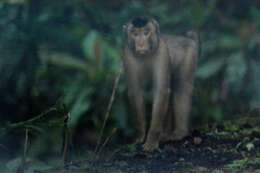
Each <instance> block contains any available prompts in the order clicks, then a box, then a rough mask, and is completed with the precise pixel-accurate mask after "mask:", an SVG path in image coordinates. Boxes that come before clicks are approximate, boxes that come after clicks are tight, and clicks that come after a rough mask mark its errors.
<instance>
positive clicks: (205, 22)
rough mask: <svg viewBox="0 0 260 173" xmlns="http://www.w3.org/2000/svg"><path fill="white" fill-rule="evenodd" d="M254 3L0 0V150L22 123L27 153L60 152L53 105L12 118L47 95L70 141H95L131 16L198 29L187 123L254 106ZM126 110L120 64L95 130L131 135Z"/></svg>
mask: <svg viewBox="0 0 260 173" xmlns="http://www.w3.org/2000/svg"><path fill="white" fill-rule="evenodd" d="M259 5H260V1H259V0H254V1H245V0H229V1H223V0H208V1H206V0H197V1H189V0H177V1H171V0H165V1H159V0H151V1H147V0H140V1H135V0H131V1H123V0H110V1H105V0H98V1H94V0H75V1H69V0H64V1H58V0H56V1H54V0H39V1H33V0H2V1H0V77H1V80H0V155H1V156H4V157H5V159H10V158H12V157H14V156H15V155H16V154H17V153H20V152H22V151H23V143H24V129H25V128H29V129H30V151H29V155H30V156H37V157H45V155H46V153H60V150H61V145H62V135H61V134H62V128H61V126H62V125H59V123H56V124H55V125H53V124H51V123H50V122H49V119H55V118H57V119H58V120H60V119H59V118H60V114H59V113H57V112H54V113H50V114H48V115H46V117H47V118H41V119H40V121H38V122H37V124H30V123H27V124H26V123H25V124H20V125H19V124H17V123H19V122H24V121H27V120H30V119H31V118H33V117H36V116H38V115H40V114H41V113H42V112H44V111H46V110H48V109H50V108H51V107H54V106H55V105H57V104H58V105H59V104H61V105H63V106H62V107H63V109H62V110H64V109H66V111H67V112H70V115H71V118H70V120H69V126H70V127H71V129H72V133H73V142H74V145H75V148H83V149H85V148H91V147H93V146H95V144H96V141H97V138H98V135H99V134H100V130H101V127H102V123H103V121H104V117H105V113H106V110H107V106H108V103H109V100H110V96H111V93H112V90H113V84H114V80H115V78H116V75H117V73H118V72H119V68H120V63H121V57H120V51H121V50H122V48H123V33H122V26H123V25H124V24H126V23H127V21H129V20H130V19H131V18H133V17H135V16H138V15H149V16H152V17H154V18H155V19H156V20H157V21H158V22H159V24H160V29H161V32H164V33H169V34H176V35H182V34H184V33H185V32H186V31H188V30H190V29H196V30H198V31H199V33H200V38H201V56H200V58H199V68H198V71H197V76H196V82H195V91H194V96H193V108H192V120H193V124H200V123H205V122H221V121H222V120H225V119H232V118H236V117H239V116H240V115H250V116H251V115H252V114H253V115H256V114H258V113H259V111H258V110H259V107H260V106H259V105H260V77H259V76H260V59H259V51H260V49H259V48H260V37H259V36H260V35H259V34H260V32H259V29H260V8H259V7H260V6H259ZM255 110H256V111H255ZM66 111H65V112H66ZM58 112H59V111H58ZM63 115H64V114H63ZM130 115H131V109H130V106H129V102H128V99H127V87H126V81H125V76H124V73H123V75H122V78H121V80H120V83H119V86H118V89H117V94H116V97H115V102H114V105H113V108H112V112H111V115H110V117H109V119H108V122H107V125H106V127H105V133H104V135H105V136H107V135H109V134H111V131H112V129H113V128H117V129H118V130H117V132H116V135H115V136H114V138H113V141H112V143H116V144H123V143H128V142H129V141H130V140H131V139H132V137H133V134H134V129H133V125H132V124H131V118H130ZM48 122H49V123H48ZM53 122H54V121H52V123H53ZM56 122H59V121H56ZM61 122H62V121H61ZM11 127H12V128H11ZM119 139H120V140H119Z"/></svg>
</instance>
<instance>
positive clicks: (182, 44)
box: [161, 34, 196, 50]
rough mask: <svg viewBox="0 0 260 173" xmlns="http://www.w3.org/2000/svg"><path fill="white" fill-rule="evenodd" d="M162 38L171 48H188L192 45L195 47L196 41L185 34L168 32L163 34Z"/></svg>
mask: <svg viewBox="0 0 260 173" xmlns="http://www.w3.org/2000/svg"><path fill="white" fill-rule="evenodd" d="M161 38H162V40H164V42H165V43H166V44H167V45H168V47H169V48H170V49H172V48H176V49H184V50H185V49H188V48H190V47H194V46H195V44H196V42H195V41H194V40H193V39H191V38H189V37H185V36H177V35H168V34H162V35H161Z"/></svg>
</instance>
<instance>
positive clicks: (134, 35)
mask: <svg viewBox="0 0 260 173" xmlns="http://www.w3.org/2000/svg"><path fill="white" fill-rule="evenodd" d="M124 30H125V34H126V45H125V49H124V56H123V63H124V68H125V71H126V77H127V83H128V95H129V99H130V103H131V104H132V105H133V108H134V111H135V112H134V120H135V125H136V141H135V143H143V142H145V143H144V145H143V149H144V150H147V151H152V150H154V149H155V148H157V147H158V145H159V142H160V141H162V142H164V141H168V140H180V139H182V138H183V137H185V136H187V134H188V121H189V114H190V109H191V96H192V90H193V81H194V75H195V72H196V67H197V59H198V56H199V55H198V54H199V41H198V36H197V34H196V33H195V32H193V31H190V32H189V33H188V35H189V36H191V37H193V38H194V39H190V38H188V37H181V36H171V35H164V34H160V31H159V25H158V23H157V22H156V21H155V20H154V19H151V18H142V17H140V18H136V19H133V20H132V21H130V22H129V23H128V24H127V25H126V26H125V28H124ZM148 76H150V77H151V78H152V82H153V88H154V93H153V97H154V99H153V108H152V117H151V123H150V128H149V130H148V133H147V138H146V140H145V134H146V125H147V123H146V119H145V106H144V98H143V89H142V87H141V83H142V81H144V80H145V79H146V78H148ZM168 105H169V107H168ZM167 112H168V114H167ZM169 112H171V114H170V113H169ZM166 114H167V115H166ZM173 115H174V116H173Z"/></svg>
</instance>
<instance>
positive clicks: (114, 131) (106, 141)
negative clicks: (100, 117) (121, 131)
mask: <svg viewBox="0 0 260 173" xmlns="http://www.w3.org/2000/svg"><path fill="white" fill-rule="evenodd" d="M116 131H117V128H114V129H113V131H112V133H111V134H110V136H108V137H107V138H106V140H105V142H104V143H103V145H102V146H101V147H100V148H99V150H98V152H97V156H98V155H99V153H100V152H101V151H102V150H103V148H104V147H105V146H106V144H107V143H108V141H109V140H110V139H111V138H112V136H113V135H114V134H115V133H116Z"/></svg>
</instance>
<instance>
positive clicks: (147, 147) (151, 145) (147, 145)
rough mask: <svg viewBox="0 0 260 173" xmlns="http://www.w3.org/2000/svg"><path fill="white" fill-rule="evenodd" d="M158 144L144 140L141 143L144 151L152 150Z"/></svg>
mask: <svg viewBox="0 0 260 173" xmlns="http://www.w3.org/2000/svg"><path fill="white" fill-rule="evenodd" d="M158 146H159V142H158V141H157V142H145V144H144V145H143V150H144V151H153V150H155V149H156V148H158Z"/></svg>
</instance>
